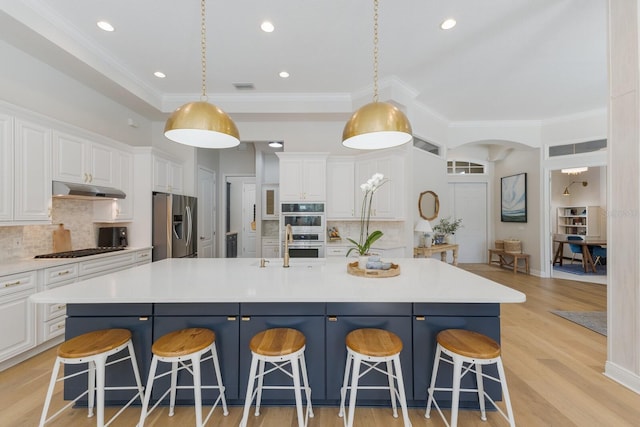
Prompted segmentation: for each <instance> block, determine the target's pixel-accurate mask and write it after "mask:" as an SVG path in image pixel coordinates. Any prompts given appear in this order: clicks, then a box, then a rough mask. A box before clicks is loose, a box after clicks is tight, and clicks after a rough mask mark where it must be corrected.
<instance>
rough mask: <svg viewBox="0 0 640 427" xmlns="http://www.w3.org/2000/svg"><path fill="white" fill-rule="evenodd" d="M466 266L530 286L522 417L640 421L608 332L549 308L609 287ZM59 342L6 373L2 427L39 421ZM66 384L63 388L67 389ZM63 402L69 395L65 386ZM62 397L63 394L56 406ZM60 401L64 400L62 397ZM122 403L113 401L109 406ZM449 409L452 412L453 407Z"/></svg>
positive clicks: (512, 343)
mask: <svg viewBox="0 0 640 427" xmlns="http://www.w3.org/2000/svg"><path fill="white" fill-rule="evenodd" d="M461 267H462V268H465V269H467V270H470V271H472V272H474V273H476V274H479V275H481V276H484V277H487V278H489V279H491V280H494V281H496V282H499V283H502V284H505V285H507V286H509V287H512V288H514V289H517V290H519V291H521V292H524V293H525V294H526V295H527V302H526V303H523V304H504V305H503V306H502V349H503V359H504V365H505V369H506V374H507V381H508V384H509V390H510V392H511V398H512V401H513V409H514V412H515V418H516V423H517V425H518V426H525V427H528V426H536V427H537V426H557V427H568V426H576V427H592V426H593V427H602V426H615V427H623V426H637V425H638V420H640V395H638V394H636V393H634V392H632V391H630V390H628V389H626V388H624V387H623V386H621V385H619V384H617V383H615V382H614V381H612V380H610V379H608V378H607V377H605V376H604V375H603V374H602V372H603V370H604V363H605V360H606V337H604V336H602V335H599V334H597V333H595V332H592V331H590V330H588V329H586V328H584V327H581V326H579V325H576V324H574V323H572V322H570V321H567V320H565V319H562V318H560V317H558V316H555V315H553V314H551V313H550V312H549V310H576V311H590V310H600V311H604V310H606V286H603V285H598V284H589V283H584V282H576V281H570V280H559V279H541V278H538V277H535V276H527V275H524V274H517V275H514V274H513V273H512V272H510V271H508V270H500V269H499V268H497V267H493V266H488V265H484V264H467V265H461ZM54 357H55V349H53V350H50V351H47V352H45V353H42V354H40V355H38V356H36V357H34V358H32V359H30V360H28V361H26V362H24V363H22V364H20V365H18V366H16V367H13V368H11V369H8V370H6V371H4V372H0V402H2V407H3V409H2V413H1V416H0V426H3V427H4V426H20V427H22V426H36V425H37V423H38V420H39V417H40V411H41V409H42V403H43V401H44V396H45V394H46V388H47V384H48V380H49V375H50V372H51V367H52V366H53V360H54ZM57 390H58V393H59V392H60V391H59V389H57ZM57 402H61V398H60V395H58V396H57ZM60 406H62V405H61V403H60V404H58V405H57V407H60ZM54 407H56V406H54ZM115 411H116V409H115V408H108V410H107V413H108V414H111V413H114V412H115ZM241 412H242V408H239V407H233V408H230V413H229V416H228V417H223V416H222V414H221V412H220V411H218V410H217V411H216V413H215V414H214V416H213V417H212V420H210V421H209V423H208V425H210V426H222V427H228V426H237V425H238V424H239V422H240V417H241V415H242V414H241ZM294 412H295V411H294V410H293V408H289V407H284V408H282V407H277V408H276V407H272V408H268V407H265V408H263V409H262V411H261V415H260V417H257V418H256V417H253V416H251V417H250V419H249V426H250V427H251V426H253V427H258V426H259V427H283V426H292V427H295V426H297V422H296V419H295V413H294ZM337 413H338V410H337V408H315V414H316V416H315V418H313V419H311V421H310V423H309V426H310V427H313V426H322V427H338V426H342V419H341V418H338V417H337ZM445 414H447V416H448V411H445ZM138 416H139V408H129V409H127V410H126V411H125V413H124V414H123V415H121V416H120V417H119V418H118V419H116V421H115V422H114V423H113V424H112V426H114V427H117V426H135V424H136V422H137V418H138ZM410 417H411V422H412V423H413V426H414V427H417V426H433V427H436V426H443V425H444V423H443V422H442V420H441V419H440V418H439V417H438V415H437V413H432V417H431V419H429V420H427V419H425V418H424V409H423V408H412V409H410ZM194 423H195V420H194V415H193V408H191V407H183V408H178V409H177V410H176V414H175V416H173V417H171V418H169V417H168V416H167V410H166V408H163V409H160V410H156V411H154V413H153V414H152V417H151V418H150V419H148V422H147V423H146V424H145V425H148V426H155V427H158V426H161V427H164V426H167V427H173V426H180V427H183V426H192V425H194ZM48 425H51V426H64V427H70V426H73V427H76V426H78V427H84V426H88V427H89V426H95V420H94V419H93V418H86V411H85V410H80V409H71V410H68V411H67V412H65V413H64V414H63V415H61V416H59V417H58V418H57V419H56V420H54V421H53V422H52V423H50V424H48ZM355 425H356V426H359V427H395V426H402V419H401V418H398V419H394V418H393V417H392V416H391V412H390V409H386V408H364V407H359V408H358V409H357V411H356V418H355ZM459 425H461V426H473V427H475V426H478V427H480V426H484V427H487V426H491V427H493V426H506V425H507V423H506V421H505V420H504V419H503V418H502V417H501V416H500V415H499V414H498V413H496V412H491V413H488V420H487V422H482V421H481V420H480V417H479V414H478V413H477V412H475V411H462V412H461V413H460V418H459Z"/></svg>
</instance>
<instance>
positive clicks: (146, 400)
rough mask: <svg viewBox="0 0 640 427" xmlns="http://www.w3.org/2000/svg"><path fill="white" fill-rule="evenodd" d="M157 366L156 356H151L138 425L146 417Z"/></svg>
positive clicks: (139, 425)
mask: <svg viewBox="0 0 640 427" xmlns="http://www.w3.org/2000/svg"><path fill="white" fill-rule="evenodd" d="M157 367H158V358H157V357H156V356H153V358H152V359H151V367H150V368H149V378H148V379H147V389H146V390H145V393H144V401H143V402H142V409H141V410H140V421H139V422H138V427H143V426H144V420H145V419H146V418H147V413H148V408H149V400H151V390H152V389H153V380H154V379H155V376H156V368H157Z"/></svg>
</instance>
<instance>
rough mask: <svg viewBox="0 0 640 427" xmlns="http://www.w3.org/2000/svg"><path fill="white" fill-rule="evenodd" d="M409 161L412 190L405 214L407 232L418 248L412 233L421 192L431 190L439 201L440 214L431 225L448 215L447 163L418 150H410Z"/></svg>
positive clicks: (417, 236) (418, 215) (416, 218)
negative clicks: (411, 168)
mask: <svg viewBox="0 0 640 427" xmlns="http://www.w3.org/2000/svg"><path fill="white" fill-rule="evenodd" d="M411 161H412V162H413V179H412V180H411V181H410V182H412V184H413V185H412V190H411V196H410V199H411V200H410V206H411V210H410V211H409V214H407V218H408V220H407V222H409V221H411V222H410V223H409V224H407V225H408V226H407V227H406V228H407V229H408V232H409V233H411V234H412V235H413V246H418V239H419V235H418V233H414V232H413V227H414V225H415V223H416V221H418V219H420V212H419V211H418V198H419V197H420V193H422V192H423V191H427V190H431V191H433V192H435V193H436V194H437V195H438V199H439V200H440V213H439V215H438V218H436V219H434V220H432V221H430V223H431V225H432V226H433V225H435V224H436V223H437V222H438V221H439V219H440V218H445V217H447V216H448V215H449V200H448V197H449V191H448V184H447V161H446V160H445V159H443V158H442V157H438V156H436V155H434V154H431V153H427V152H425V151H423V150H420V149H418V148H412V151H411Z"/></svg>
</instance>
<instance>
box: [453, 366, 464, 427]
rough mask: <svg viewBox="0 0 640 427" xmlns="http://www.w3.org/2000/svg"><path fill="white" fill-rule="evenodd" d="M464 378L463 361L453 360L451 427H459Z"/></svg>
mask: <svg viewBox="0 0 640 427" xmlns="http://www.w3.org/2000/svg"><path fill="white" fill-rule="evenodd" d="M461 378H462V359H461V358H460V357H454V358H453V390H452V394H451V427H457V426H458V407H459V405H460V380H461Z"/></svg>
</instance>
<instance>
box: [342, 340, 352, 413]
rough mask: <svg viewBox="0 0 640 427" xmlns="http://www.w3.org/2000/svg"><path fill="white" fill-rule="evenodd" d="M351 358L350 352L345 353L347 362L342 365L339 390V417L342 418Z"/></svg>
mask: <svg viewBox="0 0 640 427" xmlns="http://www.w3.org/2000/svg"><path fill="white" fill-rule="evenodd" d="M352 359H353V356H352V355H351V352H350V351H347V362H346V363H345V365H344V376H343V377H342V378H343V380H342V388H341V389H340V411H339V412H338V416H339V417H344V401H345V399H346V397H347V387H348V386H349V371H350V368H351V362H352Z"/></svg>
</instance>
